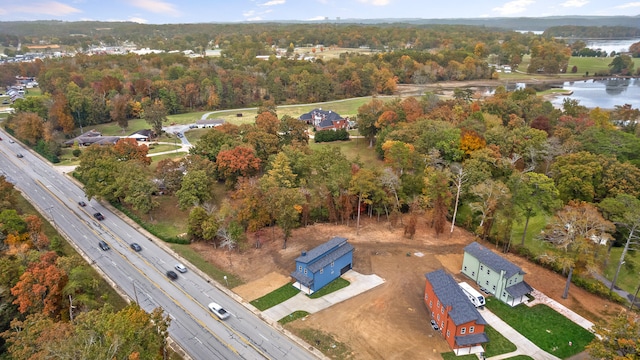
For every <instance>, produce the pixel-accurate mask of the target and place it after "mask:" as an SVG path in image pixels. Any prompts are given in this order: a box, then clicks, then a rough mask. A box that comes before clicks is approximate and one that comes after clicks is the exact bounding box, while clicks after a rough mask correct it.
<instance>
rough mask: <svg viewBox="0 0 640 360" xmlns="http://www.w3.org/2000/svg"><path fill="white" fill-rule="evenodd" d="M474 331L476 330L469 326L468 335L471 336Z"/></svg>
mask: <svg viewBox="0 0 640 360" xmlns="http://www.w3.org/2000/svg"><path fill="white" fill-rule="evenodd" d="M474 331H476V328H475V327H473V326H469V334H473V332H474Z"/></svg>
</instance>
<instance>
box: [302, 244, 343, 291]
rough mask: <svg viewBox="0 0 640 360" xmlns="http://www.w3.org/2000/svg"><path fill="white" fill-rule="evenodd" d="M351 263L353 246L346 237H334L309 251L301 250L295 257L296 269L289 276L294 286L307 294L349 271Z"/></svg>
mask: <svg viewBox="0 0 640 360" xmlns="http://www.w3.org/2000/svg"><path fill="white" fill-rule="evenodd" d="M352 264H353V246H352V245H351V244H349V243H348V242H347V239H346V238H342V237H334V238H333V239H331V240H329V241H327V242H326V243H324V244H322V245H319V246H317V247H315V248H313V249H311V250H309V251H303V252H302V254H301V255H300V256H298V258H297V259H296V270H295V271H294V272H292V273H291V277H293V279H294V280H295V281H296V282H295V283H294V286H295V287H297V288H299V289H300V290H305V291H306V292H308V293H309V294H311V293H313V292H316V291H318V290H320V289H321V288H322V287H323V286H325V285H327V284H328V283H330V282H332V281H333V280H335V279H337V278H338V277H340V275H342V274H344V273H345V272H347V271H349V270H350V269H351V268H352Z"/></svg>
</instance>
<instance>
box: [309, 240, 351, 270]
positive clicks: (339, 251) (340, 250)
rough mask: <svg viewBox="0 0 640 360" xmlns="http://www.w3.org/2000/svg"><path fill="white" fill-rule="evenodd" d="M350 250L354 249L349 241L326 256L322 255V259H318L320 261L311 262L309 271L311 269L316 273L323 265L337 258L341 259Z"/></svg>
mask: <svg viewBox="0 0 640 360" xmlns="http://www.w3.org/2000/svg"><path fill="white" fill-rule="evenodd" d="M349 251H353V246H352V245H351V244H349V243H344V244H342V245H341V246H340V247H338V248H337V249H335V250H334V251H332V252H330V253H329V254H327V255H326V256H322V257H321V258H320V259H318V261H316V262H314V263H312V264H309V265H308V266H307V269H309V271H311V272H312V273H315V272H316V271H319V270H320V269H322V268H323V267H325V266H327V265H329V264H331V262H332V261H336V260H337V259H339V258H340V257H341V256H343V255H344V254H346V253H348V252H349Z"/></svg>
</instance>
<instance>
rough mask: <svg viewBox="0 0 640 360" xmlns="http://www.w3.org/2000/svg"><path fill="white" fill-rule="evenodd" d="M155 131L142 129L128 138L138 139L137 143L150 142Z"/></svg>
mask: <svg viewBox="0 0 640 360" xmlns="http://www.w3.org/2000/svg"><path fill="white" fill-rule="evenodd" d="M153 135H154V134H153V130H151V129H142V130H138V131H136V132H134V133H133V134H131V135H129V136H127V137H128V138H132V139H136V140H137V141H150V140H151V139H152V138H153V137H154V136H153Z"/></svg>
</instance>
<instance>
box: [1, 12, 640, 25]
mask: <svg viewBox="0 0 640 360" xmlns="http://www.w3.org/2000/svg"><path fill="white" fill-rule="evenodd" d="M615 17H621V18H634V17H637V18H639V21H640V14H638V15H553V16H514V17H509V16H496V17H475V18H473V17H464V18H463V17H454V18H418V17H413V18H411V17H406V18H400V17H399V18H391V17H390V18H338V19H323V20H289V19H274V20H261V21H258V20H255V21H254V20H243V21H206V22H187V23H158V24H156V23H139V22H136V21H131V20H90V19H87V20H61V19H37V20H4V19H3V20H0V23H8V22H62V23H74V22H99V23H135V24H140V25H191V24H262V23H323V22H330V23H336V22H340V23H357V22H367V23H384V22H400V23H401V22H407V21H429V20H433V21H446V20H460V21H464V20H468V21H491V20H508V19H559V18H615ZM582 26H589V25H588V24H585V25H582ZM638 27H640V23H639V24H638Z"/></svg>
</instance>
